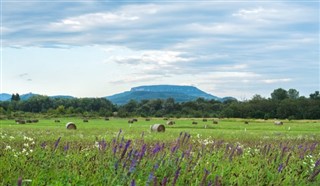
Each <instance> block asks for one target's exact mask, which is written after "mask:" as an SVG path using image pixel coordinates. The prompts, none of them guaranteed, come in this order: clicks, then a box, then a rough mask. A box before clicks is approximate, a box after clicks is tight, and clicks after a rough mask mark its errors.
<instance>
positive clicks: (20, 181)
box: [18, 177, 22, 186]
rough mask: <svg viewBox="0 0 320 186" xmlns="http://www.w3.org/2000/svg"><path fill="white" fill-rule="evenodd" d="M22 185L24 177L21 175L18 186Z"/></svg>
mask: <svg viewBox="0 0 320 186" xmlns="http://www.w3.org/2000/svg"><path fill="white" fill-rule="evenodd" d="M21 185H22V177H19V179H18V186H21Z"/></svg>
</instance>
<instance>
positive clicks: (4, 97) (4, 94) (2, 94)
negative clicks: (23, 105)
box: [0, 93, 12, 101]
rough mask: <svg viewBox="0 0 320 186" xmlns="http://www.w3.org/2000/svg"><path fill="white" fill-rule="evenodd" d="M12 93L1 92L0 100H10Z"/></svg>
mask: <svg viewBox="0 0 320 186" xmlns="http://www.w3.org/2000/svg"><path fill="white" fill-rule="evenodd" d="M11 96H12V94H6V93H1V94H0V101H8V100H10V99H11Z"/></svg>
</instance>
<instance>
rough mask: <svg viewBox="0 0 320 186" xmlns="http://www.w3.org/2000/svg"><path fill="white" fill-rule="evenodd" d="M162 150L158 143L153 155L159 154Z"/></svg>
mask: <svg viewBox="0 0 320 186" xmlns="http://www.w3.org/2000/svg"><path fill="white" fill-rule="evenodd" d="M160 150H161V146H160V145H159V143H156V145H155V147H154V148H153V150H152V154H153V155H154V154H156V153H157V152H159V151H160Z"/></svg>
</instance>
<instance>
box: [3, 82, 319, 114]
mask: <svg viewBox="0 0 320 186" xmlns="http://www.w3.org/2000/svg"><path fill="white" fill-rule="evenodd" d="M26 113H29V114H30V113H34V114H43V115H48V116H52V117H59V116H60V117H62V116H84V117H90V116H102V117H109V116H117V117H134V116H141V117H177V118H179V117H199V118H200V117H201V118H205V117H227V118H229V117H230V118H256V119H270V118H280V119H320V94H319V91H315V92H314V93H311V94H310V95H309V97H304V96H299V92H298V91H297V90H295V89H289V90H285V89H282V88H278V89H275V90H274V91H273V92H272V93H271V97H270V98H264V97H262V96H260V95H254V96H253V97H252V98H251V99H250V100H245V101H238V100H235V99H230V100H227V101H224V102H220V101H217V100H205V99H203V98H198V99H196V100H194V101H189V102H182V103H179V102H175V100H174V99H173V98H168V99H165V100H161V99H155V100H142V101H140V102H137V101H135V100H130V101H129V102H128V103H127V104H125V105H114V104H112V102H110V101H109V100H107V99H105V98H71V99H65V98H50V97H48V96H42V95H37V96H33V97H31V98H29V99H28V100H20V99H19V95H17V94H13V97H12V99H11V100H10V101H3V102H0V114H1V118H12V117H19V116H24V115H25V114H26Z"/></svg>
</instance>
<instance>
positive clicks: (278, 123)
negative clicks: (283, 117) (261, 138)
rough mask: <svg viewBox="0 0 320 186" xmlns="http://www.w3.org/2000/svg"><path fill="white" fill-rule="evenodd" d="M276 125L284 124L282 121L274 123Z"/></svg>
mask: <svg viewBox="0 0 320 186" xmlns="http://www.w3.org/2000/svg"><path fill="white" fill-rule="evenodd" d="M274 124H275V125H283V122H282V121H274Z"/></svg>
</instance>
